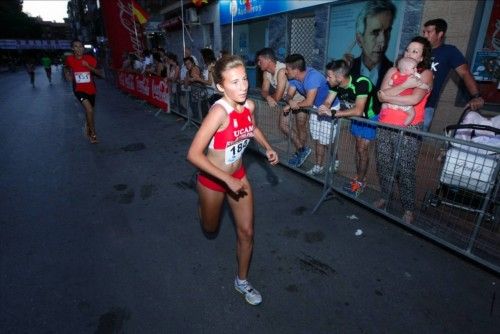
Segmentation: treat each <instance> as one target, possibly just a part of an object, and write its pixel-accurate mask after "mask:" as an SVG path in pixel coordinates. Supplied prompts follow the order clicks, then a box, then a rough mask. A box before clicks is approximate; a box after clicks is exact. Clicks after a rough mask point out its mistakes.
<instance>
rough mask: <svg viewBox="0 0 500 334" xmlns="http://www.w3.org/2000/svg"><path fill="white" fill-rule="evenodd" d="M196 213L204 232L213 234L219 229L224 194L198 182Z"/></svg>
mask: <svg viewBox="0 0 500 334" xmlns="http://www.w3.org/2000/svg"><path fill="white" fill-rule="evenodd" d="M196 188H197V190H198V201H199V203H198V205H199V206H198V212H199V215H200V219H201V225H202V227H203V229H204V230H205V232H208V233H214V232H216V231H217V229H218V228H219V223H220V213H221V208H222V203H223V202H224V197H225V193H223V192H220V191H215V190H212V189H209V188H207V187H205V186H204V185H202V184H200V183H199V182H198V184H197V187H196Z"/></svg>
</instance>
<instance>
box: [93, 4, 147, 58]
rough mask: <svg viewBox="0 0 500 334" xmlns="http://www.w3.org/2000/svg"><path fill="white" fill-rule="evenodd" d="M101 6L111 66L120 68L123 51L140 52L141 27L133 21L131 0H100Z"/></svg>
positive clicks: (141, 45) (141, 46)
mask: <svg viewBox="0 0 500 334" xmlns="http://www.w3.org/2000/svg"><path fill="white" fill-rule="evenodd" d="M101 6H102V15H103V20H104V25H105V27H106V33H107V35H108V41H109V47H110V48H111V59H112V62H113V67H114V68H121V66H122V62H123V58H122V57H123V55H124V53H125V52H132V53H135V54H137V55H138V54H139V53H141V52H142V50H143V43H142V41H143V37H142V28H141V26H140V25H139V24H138V23H137V22H136V21H135V17H134V12H133V6H132V2H131V0H116V1H101Z"/></svg>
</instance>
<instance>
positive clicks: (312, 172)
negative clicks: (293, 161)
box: [306, 165, 324, 176]
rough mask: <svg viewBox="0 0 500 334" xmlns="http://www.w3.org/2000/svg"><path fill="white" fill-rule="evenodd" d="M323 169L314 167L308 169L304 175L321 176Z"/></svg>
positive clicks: (318, 166) (317, 166)
mask: <svg viewBox="0 0 500 334" xmlns="http://www.w3.org/2000/svg"><path fill="white" fill-rule="evenodd" d="M323 171H324V168H323V167H321V166H320V165H314V166H313V168H311V169H309V170H308V171H307V172H306V174H307V175H311V176H316V175H321V174H323Z"/></svg>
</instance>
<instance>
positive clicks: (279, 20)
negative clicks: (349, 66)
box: [219, 0, 332, 87]
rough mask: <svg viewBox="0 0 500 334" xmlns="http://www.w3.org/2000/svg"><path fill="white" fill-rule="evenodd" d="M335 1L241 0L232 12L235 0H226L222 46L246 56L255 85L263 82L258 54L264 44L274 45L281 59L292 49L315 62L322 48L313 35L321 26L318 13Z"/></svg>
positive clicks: (221, 9)
mask: <svg viewBox="0 0 500 334" xmlns="http://www.w3.org/2000/svg"><path fill="white" fill-rule="evenodd" d="M331 2H332V1H331V0H315V1H265V0H246V1H245V0H240V1H236V8H234V9H233V11H232V12H231V1H229V0H222V1H220V2H219V19H220V24H221V35H222V36H227V37H228V38H224V39H222V47H223V49H226V50H228V51H229V52H231V51H232V52H233V53H234V54H236V55H239V56H241V57H242V58H243V59H244V60H245V62H246V64H247V72H248V76H249V79H250V85H251V87H258V86H259V81H260V80H259V77H260V76H259V74H258V69H257V68H256V66H255V54H256V53H257V52H258V51H259V50H260V49H262V48H264V47H270V48H273V49H274V50H275V52H276V56H277V57H278V59H280V60H284V58H285V57H286V55H287V54H289V53H294V52H296V53H301V54H302V55H303V56H304V58H305V59H306V62H307V63H308V64H310V65H312V66H314V65H313V64H314V63H315V62H317V58H318V56H319V50H318V47H317V46H316V40H315V38H311V35H317V33H316V32H315V31H317V30H318V28H321V27H317V26H316V23H317V21H318V18H317V17H318V15H319V16H321V12H324V11H325V10H328V5H325V4H328V3H331ZM320 8H322V10H321V9H320ZM233 14H234V15H233ZM231 36H232V38H231ZM321 44H324V40H323V41H321Z"/></svg>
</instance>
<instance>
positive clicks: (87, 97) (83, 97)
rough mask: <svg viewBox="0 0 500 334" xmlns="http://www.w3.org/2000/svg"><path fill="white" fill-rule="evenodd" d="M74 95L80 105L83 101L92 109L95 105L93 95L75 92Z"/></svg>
mask: <svg viewBox="0 0 500 334" xmlns="http://www.w3.org/2000/svg"><path fill="white" fill-rule="evenodd" d="M74 93H75V96H76V98H77V99H78V101H80V103H82V102H83V101H84V100H89V102H90V105H91V106H92V107H93V106H94V105H95V95H89V94H87V93H83V92H76V91H75V92H74Z"/></svg>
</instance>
